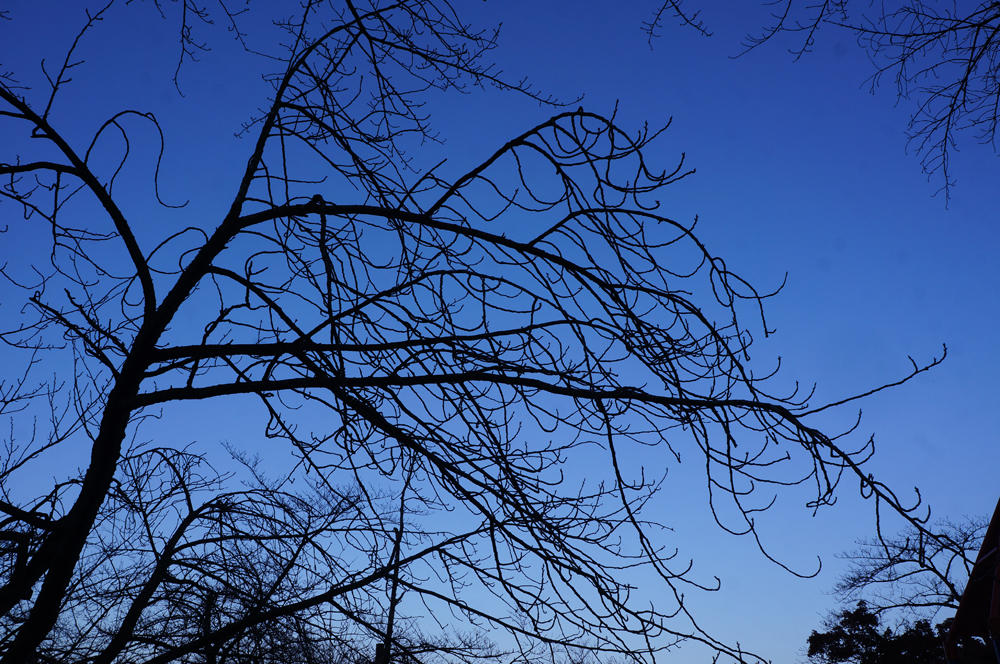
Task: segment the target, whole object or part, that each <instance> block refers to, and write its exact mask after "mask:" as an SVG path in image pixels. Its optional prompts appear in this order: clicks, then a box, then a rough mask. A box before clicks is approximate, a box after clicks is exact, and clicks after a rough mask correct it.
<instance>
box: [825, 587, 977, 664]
mask: <svg viewBox="0 0 1000 664" xmlns="http://www.w3.org/2000/svg"><path fill="white" fill-rule="evenodd" d="M949 623H950V620H948V621H945V622H943V623H939V624H938V625H936V626H935V627H934V628H933V629H932V628H931V624H930V622H929V621H927V620H917V621H915V622H912V623H911V622H904V623H902V624H900V625H898V626H897V627H896V628H895V629H891V628H886V627H883V626H882V624H881V620H880V618H879V616H878V614H876V613H874V612H873V611H871V610H870V609H869V607H868V605H867V604H866V603H865V602H864V601H863V600H862V601H860V602H858V604H857V606H856V607H855V608H854V609H844V610H843V611H840V612H838V613H835V614H834V615H833V616H832V617H831V618H829V619H828V620H827V622H826V624H825V626H824V628H825V631H823V632H815V631H814V632H813V633H812V634H811V635H810V636H809V650H808V653H807V655H808V657H809V660H810V661H811V662H813V663H814V664H844V663H851V664H940V663H941V662H942V661H943V660H944V652H943V650H942V643H943V642H944V637H945V635H946V634H947V632H948V626H949ZM960 649H961V656H962V662H963V664H995V662H996V660H995V658H994V655H993V649H992V646H989V645H987V644H985V643H983V642H982V641H980V640H976V639H969V640H968V641H967V642H965V643H962V644H961V646H960Z"/></svg>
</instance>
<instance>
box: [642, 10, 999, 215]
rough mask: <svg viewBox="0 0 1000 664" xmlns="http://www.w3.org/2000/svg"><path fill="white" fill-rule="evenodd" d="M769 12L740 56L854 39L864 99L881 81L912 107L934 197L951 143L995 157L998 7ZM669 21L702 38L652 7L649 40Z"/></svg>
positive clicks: (946, 187) (911, 133) (683, 14)
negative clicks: (863, 61) (962, 142)
mask: <svg viewBox="0 0 1000 664" xmlns="http://www.w3.org/2000/svg"><path fill="white" fill-rule="evenodd" d="M764 4H767V5H772V7H771V12H772V14H771V19H772V22H771V23H770V24H769V25H767V26H765V27H764V28H763V30H761V31H755V30H751V34H750V36H749V37H748V38H747V41H746V43H745V44H744V46H745V48H746V51H750V50H753V49H755V48H757V47H758V46H760V45H762V44H764V43H766V42H769V41H771V40H773V39H775V38H776V37H778V36H779V35H783V34H785V33H791V34H792V35H793V36H794V37H795V38H796V41H795V42H794V46H793V47H792V49H791V52H792V54H793V55H794V56H795V58H796V59H797V58H800V57H802V56H803V55H805V54H806V53H808V52H809V51H811V50H812V48H813V46H814V45H815V43H816V35H817V33H818V32H819V30H820V29H821V28H823V27H824V26H829V27H832V28H836V29H845V30H848V31H850V32H851V33H853V34H854V36H855V37H856V39H857V42H858V44H859V46H861V47H862V48H864V49H865V50H866V51H867V52H868V53H869V54H870V55H871V56H872V62H873V63H874V64H875V72H874V73H873V74H872V77H871V79H870V81H869V83H870V86H871V90H872V92H874V91H875V89H876V88H877V87H879V85H881V83H882V82H883V80H884V79H885V78H886V77H887V76H888V77H889V78H890V79H891V80H892V81H893V82H894V84H895V86H896V92H897V94H898V95H899V97H900V98H901V99H906V100H908V101H910V102H912V104H913V105H914V111H913V113H912V115H911V117H910V122H909V127H908V134H907V135H908V138H909V145H910V146H911V147H913V148H914V149H915V151H916V152H917V153H918V154H919V155H920V157H921V165H922V166H923V168H924V171H925V172H926V173H927V174H928V176H930V175H933V174H936V173H940V175H941V177H942V179H943V182H942V185H941V189H940V191H944V193H945V196H946V197H947V196H948V195H949V193H950V191H951V187H952V186H953V185H954V181H953V179H952V178H951V176H950V171H949V159H950V156H951V154H952V152H954V151H955V150H957V146H958V138H959V136H960V135H961V134H962V133H964V132H970V133H971V135H972V136H973V137H974V139H975V140H976V141H978V142H979V143H981V144H984V145H990V146H993V148H994V151H995V150H996V137H997V124H998V121H1000V113H998V110H997V109H998V108H1000V77H998V75H997V74H998V72H1000V4H997V3H996V2H994V1H992V0H982V1H980V2H970V3H948V2H931V1H929V0H895V1H893V2H883V3H874V4H871V3H869V4H865V3H857V2H851V1H850V0H824V1H823V2H816V3H799V2H795V1H794V0H781V1H780V2H775V3H771V2H768V3H764ZM664 16H667V17H673V18H675V19H677V20H679V21H680V22H681V23H683V24H685V25H689V26H693V27H694V28H696V29H697V30H698V31H699V32H701V33H703V34H708V27H707V26H706V25H705V23H704V21H701V20H699V18H698V13H697V12H694V13H691V12H690V10H689V9H687V8H685V7H683V6H682V5H681V3H680V2H678V1H671V2H664V3H662V4H660V5H658V9H657V10H656V13H655V15H654V18H653V19H652V20H651V21H650V22H649V23H648V24H647V25H646V32H647V34H648V35H649V38H650V39H652V38H653V37H655V36H656V35H657V34H658V33H659V31H660V30H661V28H662V24H663V17H664Z"/></svg>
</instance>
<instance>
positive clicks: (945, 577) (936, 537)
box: [834, 516, 989, 619]
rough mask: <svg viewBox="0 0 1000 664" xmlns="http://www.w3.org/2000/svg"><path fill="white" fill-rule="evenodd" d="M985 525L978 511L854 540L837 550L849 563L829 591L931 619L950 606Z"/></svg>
mask: <svg viewBox="0 0 1000 664" xmlns="http://www.w3.org/2000/svg"><path fill="white" fill-rule="evenodd" d="M988 526H989V520H988V519H986V518H985V517H981V516H980V517H967V518H965V519H963V520H961V521H958V522H955V521H951V520H947V519H945V520H942V521H938V522H936V523H934V524H933V525H929V526H927V527H926V528H921V529H917V528H912V527H909V528H906V529H904V530H903V531H902V532H900V533H898V534H896V535H895V536H892V537H885V536H877V537H872V538H865V539H861V540H858V542H857V548H856V549H854V550H852V551H849V552H846V553H844V554H842V555H841V558H843V559H844V560H847V561H849V563H850V567H849V568H848V570H847V572H845V573H844V575H843V576H841V578H840V580H839V581H838V582H837V585H836V586H835V587H834V593H835V594H836V595H837V597H838V598H839V599H840V600H841V601H843V602H844V603H845V604H853V603H854V602H856V601H858V600H862V599H863V600H864V601H865V602H866V604H867V606H868V607H869V608H870V610H871V612H872V613H873V614H875V615H881V614H883V613H886V612H902V613H904V614H907V617H909V618H914V617H916V618H928V619H932V618H933V617H934V615H935V614H936V613H937V612H938V611H940V610H941V609H952V610H955V609H957V608H958V602H959V600H960V599H961V598H962V592H963V591H964V590H965V584H966V583H967V582H968V580H969V575H970V574H971V573H972V565H973V563H974V562H975V558H976V556H977V555H978V553H979V548H980V546H981V545H982V541H983V536H984V535H985V534H986V528H987V527H988Z"/></svg>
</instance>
